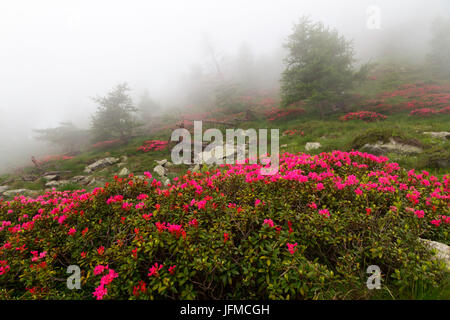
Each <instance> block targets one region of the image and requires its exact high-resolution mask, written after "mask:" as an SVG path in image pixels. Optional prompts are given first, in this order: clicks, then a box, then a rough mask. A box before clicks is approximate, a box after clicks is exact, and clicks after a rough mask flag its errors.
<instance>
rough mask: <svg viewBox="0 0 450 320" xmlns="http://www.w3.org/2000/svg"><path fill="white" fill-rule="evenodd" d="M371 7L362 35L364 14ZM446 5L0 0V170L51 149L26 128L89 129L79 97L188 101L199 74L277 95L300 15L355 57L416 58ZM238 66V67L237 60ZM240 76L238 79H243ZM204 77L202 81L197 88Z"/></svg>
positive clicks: (87, 109)
mask: <svg viewBox="0 0 450 320" xmlns="http://www.w3.org/2000/svg"><path fill="white" fill-rule="evenodd" d="M372 5H375V6H377V7H379V8H380V10H381V11H380V17H381V25H380V28H379V29H370V28H368V26H367V20H368V18H369V16H370V12H368V8H369V7H370V6H372ZM449 12H450V3H449V2H448V1H445V0H441V1H439V0H433V1H419V0H417V1H407V0H403V1H387V0H386V1H381V0H380V1H314V2H313V1H296V0H292V1H287V0H281V1H276V2H274V1H268V0H265V1H245V2H242V1H236V0H232V1H189V2H187V1H181V0H180V1H164V2H153V1H152V2H148V1H137V0H134V1H126V2H125V1H94V2H92V1H64V2H60V1H47V0H44V1H39V2H36V1H3V2H2V3H0V43H1V47H2V49H1V50H0V70H1V73H0V134H1V137H2V139H1V142H0V151H1V153H0V171H2V170H4V169H5V168H10V167H14V166H17V165H21V164H26V163H29V159H30V157H31V156H32V155H42V154H46V153H48V152H51V150H47V149H45V148H46V147H45V145H44V144H42V143H41V142H39V141H36V140H35V139H33V131H32V129H42V128H49V127H56V126H58V124H59V123H60V122H64V121H72V122H73V123H74V124H75V125H77V126H79V127H80V128H88V127H89V124H90V120H91V119H90V115H91V114H92V113H93V112H94V111H95V104H94V103H93V101H92V100H91V99H90V97H93V96H96V95H103V94H105V93H106V92H107V91H108V90H109V89H110V88H111V87H112V86H114V85H116V84H117V83H121V82H125V81H126V82H127V83H128V84H129V86H130V87H131V89H132V91H131V95H132V97H133V99H134V100H135V102H136V103H137V102H138V99H139V97H140V96H141V95H142V94H143V92H144V91H145V90H147V91H148V92H149V94H150V96H151V98H152V99H153V100H155V101H157V102H158V103H159V105H160V106H161V107H162V108H163V109H168V108H174V107H176V108H182V107H184V106H186V105H189V104H192V101H190V100H189V94H188V93H189V91H192V90H193V89H192V88H197V90H201V88H202V86H204V85H205V83H204V82H201V81H199V82H198V83H196V82H195V81H196V79H199V77H198V75H199V74H203V75H204V74H206V75H207V74H214V73H216V72H217V65H220V68H221V70H220V72H222V73H223V74H224V75H226V76H227V77H229V78H231V79H235V78H239V79H240V81H241V82H242V81H245V77H243V76H242V75H243V73H246V72H247V70H243V69H242V62H243V61H244V65H246V66H247V67H248V66H249V63H245V61H246V60H245V59H250V60H248V61H251V63H252V64H253V66H254V70H256V71H255V73H254V74H253V75H252V78H249V79H247V80H248V83H250V82H252V85H253V88H254V89H263V90H267V89H277V88H279V77H280V74H281V72H282V70H283V68H284V64H283V58H284V57H285V54H286V52H285V51H284V49H283V47H282V44H283V42H284V40H285V39H286V37H287V36H288V34H289V33H290V32H291V29H292V25H293V24H294V23H296V22H297V21H298V19H299V18H300V17H301V16H303V15H309V16H310V17H311V18H312V19H314V20H317V21H322V22H323V23H324V24H325V25H328V26H330V27H333V28H336V29H337V30H339V32H340V33H342V34H343V35H344V36H346V37H347V38H349V39H354V44H355V51H356V54H357V58H358V62H359V63H364V62H367V61H369V60H370V61H372V62H373V61H378V60H380V59H381V60H386V59H391V60H396V59H397V60H401V61H405V59H406V60H409V61H411V62H417V61H423V60H424V58H425V56H426V54H427V52H428V50H429V46H428V43H429V40H430V28H431V23H432V21H433V20H434V19H435V18H436V17H438V16H443V15H444V16H445V15H447V16H448V13H449ZM239 63H241V65H239ZM247 74H248V72H247ZM204 79H205V78H203V80H202V81H204Z"/></svg>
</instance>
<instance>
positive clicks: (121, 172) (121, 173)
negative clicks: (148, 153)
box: [118, 168, 130, 177]
mask: <svg viewBox="0 0 450 320" xmlns="http://www.w3.org/2000/svg"><path fill="white" fill-rule="evenodd" d="M129 174H130V170H128V169H127V168H123V169H122V170H120V172H119V174H118V176H119V177H126V176H128V175H129Z"/></svg>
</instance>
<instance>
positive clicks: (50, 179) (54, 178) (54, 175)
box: [42, 174, 59, 181]
mask: <svg viewBox="0 0 450 320" xmlns="http://www.w3.org/2000/svg"><path fill="white" fill-rule="evenodd" d="M42 178H44V179H45V180H47V181H54V180H58V179H59V176H58V175H56V174H52V175H48V176H43V177H42Z"/></svg>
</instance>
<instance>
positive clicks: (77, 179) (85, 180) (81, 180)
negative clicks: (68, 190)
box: [70, 176, 91, 185]
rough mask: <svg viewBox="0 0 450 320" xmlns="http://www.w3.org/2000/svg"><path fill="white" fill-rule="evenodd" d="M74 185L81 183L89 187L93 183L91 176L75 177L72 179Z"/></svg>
mask: <svg viewBox="0 0 450 320" xmlns="http://www.w3.org/2000/svg"><path fill="white" fill-rule="evenodd" d="M70 181H71V182H73V183H79V184H82V185H87V184H88V183H89V182H90V181H91V177H90V176H75V177H73V178H72V179H70Z"/></svg>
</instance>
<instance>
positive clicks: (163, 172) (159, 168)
mask: <svg viewBox="0 0 450 320" xmlns="http://www.w3.org/2000/svg"><path fill="white" fill-rule="evenodd" d="M153 171H154V172H156V173H157V174H158V175H159V176H160V177H163V176H165V175H166V169H164V167H163V166H161V165H157V166H156V167H155V168H154V169H153Z"/></svg>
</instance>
